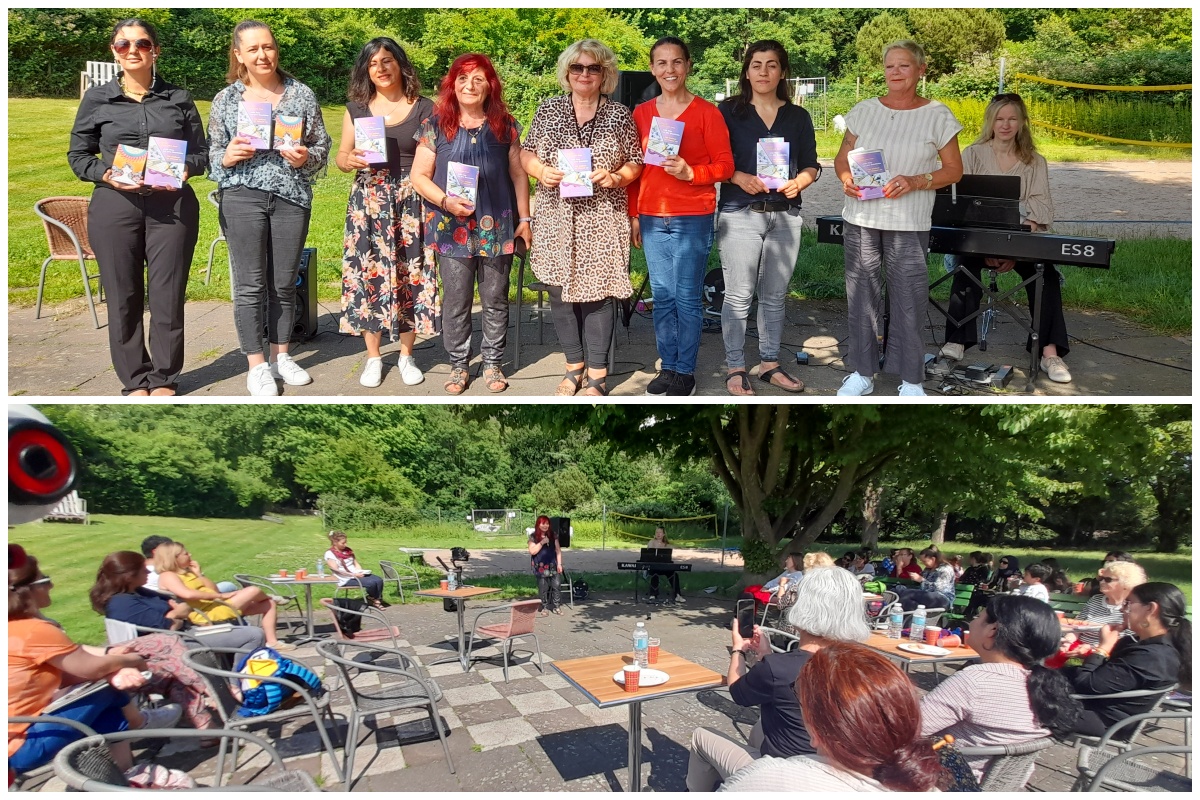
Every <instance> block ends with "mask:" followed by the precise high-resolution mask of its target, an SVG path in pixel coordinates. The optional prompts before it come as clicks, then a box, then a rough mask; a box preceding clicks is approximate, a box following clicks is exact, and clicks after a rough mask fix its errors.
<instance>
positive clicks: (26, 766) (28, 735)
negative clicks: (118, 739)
mask: <svg viewBox="0 0 1200 800" xmlns="http://www.w3.org/2000/svg"><path fill="white" fill-rule="evenodd" d="M127 705H129V695H127V694H124V693H122V692H118V691H117V690H116V689H114V688H112V687H111V686H109V687H107V688H105V689H101V690H99V691H98V692H93V693H92V694H89V695H88V696H87V697H82V698H80V699H79V700H76V701H75V702H74V703H71V704H70V705H69V706H63V707H62V708H60V709H58V710H57V711H55V712H54V713H53V714H51V716H54V717H65V718H67V719H73V720H75V721H76V722H82V723H83V724H84V725H87V726H88V727H89V728H91V729H92V730H94V731H95V732H96V733H116V732H117V731H123V730H125V729H126V728H128V727H129V724H128V723H127V722H126V721H125V715H124V714H123V713H122V712H121V709H122V708H124V707H125V706H127ZM82 738H83V734H82V733H80V732H79V731H77V730H75V729H74V728H70V727H68V726H66V725H58V724H56V723H53V722H37V723H34V724H33V725H30V726H29V727H28V728H26V729H25V744H23V745H21V749H20V750H18V751H17V752H15V753H13V756H12V758H10V759H9V760H8V766H10V767H11V768H12V769H14V770H16V771H17V772H29V771H30V770H34V769H37V768H38V767H41V766H45V765H46V764H49V763H50V762H51V761H52V760H53V759H54V757H55V756H56V755H58V751H59V750H62V749H63V748H64V747H66V746H67V745H69V744H70V743H71V742H74V741H77V740H79V739H82Z"/></svg>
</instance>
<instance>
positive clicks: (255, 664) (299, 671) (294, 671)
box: [235, 647, 325, 717]
mask: <svg viewBox="0 0 1200 800" xmlns="http://www.w3.org/2000/svg"><path fill="white" fill-rule="evenodd" d="M235 671H236V672H239V673H241V674H242V675H245V676H246V677H244V678H242V679H241V681H239V683H240V685H241V690H242V706H241V708H239V709H238V715H239V716H242V717H261V716H264V715H266V714H270V713H272V712H274V711H278V710H279V707H280V706H281V705H283V702H284V701H285V700H287V699H288V698H289V697H291V696H292V695H293V694H295V693H296V690H295V689H293V688H291V687H289V686H284V685H283V684H279V683H273V682H267V681H260V680H258V679H257V677H256V676H259V675H270V676H273V677H276V678H286V679H288V680H290V681H292V682H294V683H297V684H299V685H302V686H304V687H306V688H307V689H308V690H309V691H311V692H312V693H313V694H314V695H316V696H318V697H319V696H320V695H322V694H324V693H325V687H324V686H323V685H322V684H321V679H320V678H318V677H317V676H316V675H315V674H313V672H312V670H310V669H309V668H308V667H306V666H304V665H303V664H297V663H296V662H295V661H292V660H291V659H287V658H284V657H283V656H281V655H279V653H277V652H276V651H275V650H272V649H271V648H270V647H260V648H258V649H257V650H252V651H251V652H249V653H247V654H246V655H244V656H242V658H241V659H240V660H239V661H238V663H237V666H236V667H235Z"/></svg>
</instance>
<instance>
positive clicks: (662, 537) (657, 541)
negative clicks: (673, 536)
mask: <svg viewBox="0 0 1200 800" xmlns="http://www.w3.org/2000/svg"><path fill="white" fill-rule="evenodd" d="M646 546H647V547H656V548H659V549H665V548H668V547H670V546H671V543H670V542H669V541H667V532H666V531H665V530H663V529H662V528H661V527H658V528H655V529H654V538H653V539H651V540H650V544H648V545H646ZM648 572H649V573H650V595H649V597H647V599H648V600H657V599H658V579H659V578H661V577H663V576H664V575H665V576H666V578H667V583H668V584H670V587H671V601H672V602H674V603H682V602H683V593H682V592H680V591H679V573H678V572H674V571H671V570H660V571H655V570H654V569H653V568H651V569H650V570H648Z"/></svg>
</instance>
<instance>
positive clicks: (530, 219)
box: [517, 217, 533, 222]
mask: <svg viewBox="0 0 1200 800" xmlns="http://www.w3.org/2000/svg"><path fill="white" fill-rule="evenodd" d="M517 222H533V217H518V218H517Z"/></svg>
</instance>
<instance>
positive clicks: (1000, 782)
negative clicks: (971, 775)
mask: <svg viewBox="0 0 1200 800" xmlns="http://www.w3.org/2000/svg"><path fill="white" fill-rule="evenodd" d="M1055 744H1057V742H1056V741H1055V740H1054V738H1053V737H1050V736H1043V737H1041V738H1039V739H1030V740H1029V741H1025V742H1017V743H1015V744H1003V745H983V746H980V747H961V748H959V752H960V753H962V755H963V756H964V757H966V758H978V757H981V756H990V757H992V758H991V760H990V761H988V764H987V767H986V768H985V769H984V770H983V780H981V781H980V782H979V788H980V789H982V790H983V791H985V792H1023V791H1025V784H1026V783H1028V782H1029V777H1030V776H1031V775H1033V768H1034V764H1035V762H1036V761H1037V757H1038V753H1040V752H1042V751H1043V750H1047V749H1049V748H1051V747H1053V746H1054V745H1055Z"/></svg>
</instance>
